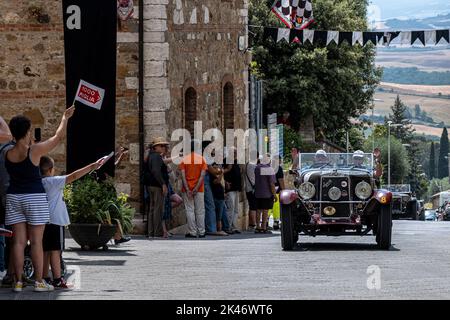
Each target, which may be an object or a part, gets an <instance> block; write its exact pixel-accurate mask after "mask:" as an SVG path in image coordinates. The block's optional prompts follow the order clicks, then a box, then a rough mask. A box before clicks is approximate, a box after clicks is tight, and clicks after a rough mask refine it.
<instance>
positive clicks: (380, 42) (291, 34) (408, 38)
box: [264, 27, 450, 46]
mask: <svg viewBox="0 0 450 320" xmlns="http://www.w3.org/2000/svg"><path fill="white" fill-rule="evenodd" d="M449 37H450V30H449V29H445V30H424V31H388V32H376V31H367V32H361V31H353V32H340V31H321V30H307V29H304V30H298V29H288V28H274V27H264V39H272V40H273V41H275V42H280V41H283V40H284V41H287V42H289V43H292V42H294V43H298V44H305V43H307V42H309V43H311V44H314V45H319V46H320V45H321V46H328V45H329V44H330V43H332V42H334V43H335V44H337V45H341V44H342V43H344V42H347V43H348V44H349V45H352V46H354V45H356V44H359V45H361V46H365V45H367V44H368V43H369V42H370V43H372V44H374V45H376V46H389V45H394V44H395V45H400V46H412V45H420V44H422V45H423V46H428V45H441V44H442V45H445V44H449V43H450V39H449Z"/></svg>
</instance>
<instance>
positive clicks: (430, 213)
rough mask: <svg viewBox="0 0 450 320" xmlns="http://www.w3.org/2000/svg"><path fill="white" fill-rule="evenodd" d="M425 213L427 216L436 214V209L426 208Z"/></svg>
mask: <svg viewBox="0 0 450 320" xmlns="http://www.w3.org/2000/svg"><path fill="white" fill-rule="evenodd" d="M425 215H427V216H433V215H436V211H434V210H426V211H425Z"/></svg>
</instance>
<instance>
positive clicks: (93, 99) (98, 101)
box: [75, 80, 105, 110]
mask: <svg viewBox="0 0 450 320" xmlns="http://www.w3.org/2000/svg"><path fill="white" fill-rule="evenodd" d="M104 97H105V90H104V89H102V88H99V87H97V86H95V85H93V84H90V83H89V82H86V81H84V80H81V81H80V84H79V86H78V90H77V94H76V96H75V101H79V102H81V103H83V104H85V105H87V106H90V107H92V108H95V109H97V110H100V108H101V106H102V102H103V98H104Z"/></svg>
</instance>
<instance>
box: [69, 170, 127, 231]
mask: <svg viewBox="0 0 450 320" xmlns="http://www.w3.org/2000/svg"><path fill="white" fill-rule="evenodd" d="M64 199H65V202H66V204H67V209H68V211H69V215H70V221H71V222H72V223H102V224H116V221H118V222H120V224H121V225H122V229H123V232H124V233H129V232H130V231H131V230H132V229H133V224H132V220H133V216H134V213H135V210H134V208H132V207H131V206H130V205H129V204H128V196H127V195H125V194H123V193H121V194H120V195H117V193H116V190H115V188H114V184H113V182H112V180H111V179H109V180H106V181H104V182H101V183H99V182H97V181H96V180H95V179H93V178H92V177H90V176H86V177H85V178H83V179H80V180H78V181H75V182H74V183H73V184H71V185H67V186H66V188H65V190H64Z"/></svg>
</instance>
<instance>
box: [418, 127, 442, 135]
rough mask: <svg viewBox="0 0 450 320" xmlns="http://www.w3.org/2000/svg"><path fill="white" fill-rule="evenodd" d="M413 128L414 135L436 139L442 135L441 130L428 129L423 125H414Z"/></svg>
mask: <svg viewBox="0 0 450 320" xmlns="http://www.w3.org/2000/svg"><path fill="white" fill-rule="evenodd" d="M413 127H414V129H416V133H418V134H422V133H425V135H428V136H436V137H440V136H441V134H442V128H433V127H428V126H424V125H420V124H415V125H413Z"/></svg>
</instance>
